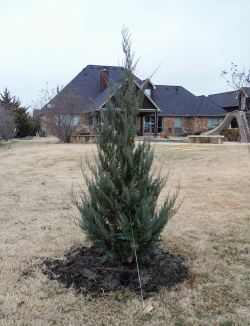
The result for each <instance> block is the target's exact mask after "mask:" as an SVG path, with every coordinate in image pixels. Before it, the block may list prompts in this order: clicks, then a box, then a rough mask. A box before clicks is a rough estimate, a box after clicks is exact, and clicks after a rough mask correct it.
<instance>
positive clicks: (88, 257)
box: [41, 247, 188, 298]
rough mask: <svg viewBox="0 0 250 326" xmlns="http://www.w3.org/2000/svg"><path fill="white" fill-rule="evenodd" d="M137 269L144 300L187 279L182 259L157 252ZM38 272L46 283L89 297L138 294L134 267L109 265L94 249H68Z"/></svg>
mask: <svg viewBox="0 0 250 326" xmlns="http://www.w3.org/2000/svg"><path fill="white" fill-rule="evenodd" d="M139 267H140V276H141V283H142V289H143V294H144V297H145V298H146V297H149V296H151V295H152V294H154V293H156V292H158V291H159V290H160V289H161V288H162V287H168V288H170V287H173V286H174V285H176V284H178V283H180V282H183V281H184V280H185V279H187V278H188V268H187V267H186V265H185V263H184V259H183V258H182V257H181V256H180V255H173V254H170V253H168V252H164V251H163V250H162V249H159V248H158V249H156V250H155V251H154V252H153V253H151V254H149V255H147V256H145V257H144V258H143V259H142V260H141V261H140V262H139ZM41 269H42V272H43V273H44V274H45V275H47V276H48V278H49V279H51V280H57V281H58V282H60V283H62V284H63V285H64V286H65V287H67V288H69V287H73V288H74V289H75V291H76V292H77V293H81V294H88V295H90V296H92V297H99V296H101V295H103V294H107V293H109V292H115V291H122V290H124V289H125V288H129V289H131V290H134V291H135V292H136V293H138V294H139V293H140V286H139V282H138V273H137V269H136V264H135V263H131V264H126V265H122V264H119V265H117V264H116V265H114V264H111V263H109V262H107V261H104V259H103V253H102V252H101V251H100V250H98V249H96V248H88V247H77V248H71V249H70V250H69V251H67V252H66V253H65V255H64V258H63V259H55V258H54V259H53V258H52V259H49V258H47V259H45V260H43V262H42V264H41Z"/></svg>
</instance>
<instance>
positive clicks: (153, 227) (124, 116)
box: [75, 30, 177, 262]
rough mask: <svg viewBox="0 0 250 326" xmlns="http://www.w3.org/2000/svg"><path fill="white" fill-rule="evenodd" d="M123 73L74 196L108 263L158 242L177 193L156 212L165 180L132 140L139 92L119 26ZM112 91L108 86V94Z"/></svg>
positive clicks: (145, 147)
mask: <svg viewBox="0 0 250 326" xmlns="http://www.w3.org/2000/svg"><path fill="white" fill-rule="evenodd" d="M123 52H124V54H125V63H124V77H123V82H122V85H121V87H120V88H118V89H116V91H115V95H114V96H113V97H112V100H111V101H110V103H109V105H108V106H107V108H106V112H105V116H104V120H103V123H102V124H100V125H99V129H100V134H99V138H98V139H99V140H98V157H97V160H96V165H95V166H91V171H92V174H93V178H91V179H90V178H87V177H86V182H87V187H88V194H87V193H83V196H82V199H81V200H80V201H77V200H75V203H76V205H77V208H78V210H79V211H80V215H81V220H80V227H81V228H82V230H83V231H84V232H85V233H86V235H87V238H88V239H89V240H90V241H91V242H92V244H93V245H94V246H96V247H98V248H100V249H102V250H103V251H104V253H105V255H106V257H107V258H108V259H109V260H111V261H120V262H125V261H127V262H131V261H133V259H134V255H135V251H136V252H137V255H138V256H139V257H140V256H141V255H144V254H146V253H148V252H150V251H151V250H152V249H153V248H155V246H156V245H157V244H158V242H159V241H160V233H161V231H162V230H163V228H164V226H165V225H166V223H167V222H168V221H169V219H170V218H171V217H172V216H173V215H174V214H175V212H176V208H175V201H176V198H177V192H176V193H175V194H174V195H173V196H172V197H169V196H168V197H167V198H166V200H165V201H164V203H163V206H162V207H161V209H160V210H159V212H157V199H158V197H159V194H160V192H161V190H162V188H163V187H164V185H165V183H166V178H163V179H162V178H160V177H159V176H157V177H156V176H154V175H153V173H152V172H151V166H152V162H153V156H154V152H153V150H152V149H151V147H150V144H149V143H147V142H143V143H139V144H135V134H136V116H137V113H138V110H139V108H140V107H141V103H142V99H143V92H141V91H138V89H137V88H136V86H135V83H134V74H133V72H134V70H135V65H134V64H133V55H132V53H131V42H130V36H129V35H128V32H127V30H123ZM113 92H114V89H113V90H112V94H114V93H113Z"/></svg>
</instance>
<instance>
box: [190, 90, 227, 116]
mask: <svg viewBox="0 0 250 326" xmlns="http://www.w3.org/2000/svg"><path fill="white" fill-rule="evenodd" d="M197 99H198V101H199V104H198V108H197V111H196V116H198V117H209V116H225V115H226V114H227V113H228V112H227V111H226V110H225V109H223V108H222V107H221V106H219V105H218V104H216V103H214V102H213V101H211V100H210V99H209V98H207V97H206V96H204V95H201V96H197Z"/></svg>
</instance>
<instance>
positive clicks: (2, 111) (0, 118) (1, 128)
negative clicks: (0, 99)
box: [0, 105, 16, 140]
mask: <svg viewBox="0 0 250 326" xmlns="http://www.w3.org/2000/svg"><path fill="white" fill-rule="evenodd" d="M15 127H16V123H15V115H14V114H13V113H12V112H11V111H10V110H8V109H7V108H5V107H4V106H3V105H0V138H3V139H5V140H7V139H10V138H12V137H13V134H14V130H15Z"/></svg>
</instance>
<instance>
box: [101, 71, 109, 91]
mask: <svg viewBox="0 0 250 326" xmlns="http://www.w3.org/2000/svg"><path fill="white" fill-rule="evenodd" d="M108 83H109V71H108V69H106V68H103V69H102V70H101V72H100V91H101V92H103V91H104V90H105V89H106V88H107V87H108Z"/></svg>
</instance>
